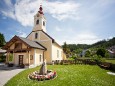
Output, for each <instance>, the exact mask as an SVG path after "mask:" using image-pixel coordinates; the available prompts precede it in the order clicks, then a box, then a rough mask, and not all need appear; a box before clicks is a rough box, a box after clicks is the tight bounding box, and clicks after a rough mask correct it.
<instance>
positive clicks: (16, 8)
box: [1, 0, 80, 26]
mask: <svg viewBox="0 0 115 86" xmlns="http://www.w3.org/2000/svg"><path fill="white" fill-rule="evenodd" d="M5 3H6V5H7V9H6V10H1V12H2V13H3V15H5V16H7V17H10V18H12V19H15V20H17V21H18V22H20V23H21V24H22V25H23V26H33V22H34V21H33V19H34V18H33V16H34V15H35V14H36V13H37V11H38V10H39V6H40V3H41V0H33V1H32V0H17V1H16V3H15V5H13V4H12V3H11V0H5ZM79 7H80V4H78V3H74V2H72V1H71V2H70V1H66V2H60V1H54V2H46V1H44V2H43V8H44V10H45V13H49V14H50V15H52V17H54V18H56V19H58V20H66V19H80V17H79V16H78V12H77V11H78V9H79Z"/></svg>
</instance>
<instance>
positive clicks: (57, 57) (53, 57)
mask: <svg viewBox="0 0 115 86" xmlns="http://www.w3.org/2000/svg"><path fill="white" fill-rule="evenodd" d="M57 51H59V55H58V56H57ZM62 54H63V51H62V48H60V47H58V46H56V45H55V44H53V45H52V60H62V59H63V55H62Z"/></svg>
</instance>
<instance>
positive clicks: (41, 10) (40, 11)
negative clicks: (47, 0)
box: [38, 5, 44, 15]
mask: <svg viewBox="0 0 115 86" xmlns="http://www.w3.org/2000/svg"><path fill="white" fill-rule="evenodd" d="M38 12H39V13H40V14H43V15H44V13H43V8H42V5H40V8H39V11H38Z"/></svg>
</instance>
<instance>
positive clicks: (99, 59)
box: [93, 55, 102, 64]
mask: <svg viewBox="0 0 115 86" xmlns="http://www.w3.org/2000/svg"><path fill="white" fill-rule="evenodd" d="M101 58H102V56H100V55H94V56H93V60H94V61H95V62H96V63H97V64H98V63H99V62H101Z"/></svg>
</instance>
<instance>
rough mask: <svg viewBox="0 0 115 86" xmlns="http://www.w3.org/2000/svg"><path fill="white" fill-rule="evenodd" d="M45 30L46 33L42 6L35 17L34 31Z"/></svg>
mask: <svg viewBox="0 0 115 86" xmlns="http://www.w3.org/2000/svg"><path fill="white" fill-rule="evenodd" d="M39 30H43V31H44V32H46V18H45V16H44V13H43V8H42V5H40V8H39V11H38V12H37V14H36V15H35V16H34V28H33V30H32V31H39Z"/></svg>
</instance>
